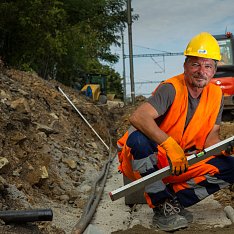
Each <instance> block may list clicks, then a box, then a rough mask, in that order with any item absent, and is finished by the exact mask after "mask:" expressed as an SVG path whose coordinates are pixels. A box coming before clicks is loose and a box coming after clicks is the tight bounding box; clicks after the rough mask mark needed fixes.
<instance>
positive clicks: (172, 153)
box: [160, 137, 188, 175]
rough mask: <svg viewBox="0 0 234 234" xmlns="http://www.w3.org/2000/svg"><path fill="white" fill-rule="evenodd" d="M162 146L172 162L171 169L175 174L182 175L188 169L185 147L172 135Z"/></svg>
mask: <svg viewBox="0 0 234 234" xmlns="http://www.w3.org/2000/svg"><path fill="white" fill-rule="evenodd" d="M160 146H161V147H163V149H165V150H166V153H167V156H168V158H169V159H170V162H171V171H172V174H173V175H180V174H182V173H183V172H185V171H187V169H188V161H187V157H186V156H185V154H184V151H183V149H182V148H181V147H180V146H179V145H178V144H177V142H176V141H175V140H174V139H173V138H172V137H168V138H167V139H166V140H165V141H164V142H163V143H162V144H161V145H160Z"/></svg>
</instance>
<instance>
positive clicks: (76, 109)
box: [57, 86, 109, 150]
mask: <svg viewBox="0 0 234 234" xmlns="http://www.w3.org/2000/svg"><path fill="white" fill-rule="evenodd" d="M57 89H58V90H59V91H60V92H61V93H62V94H63V96H64V97H65V98H66V99H67V101H68V102H69V103H70V104H71V105H72V106H73V107H74V109H75V110H76V111H77V112H78V114H79V115H80V116H81V118H82V119H83V120H84V121H85V123H86V124H87V125H88V126H89V127H90V128H91V129H92V131H93V132H94V133H95V134H96V136H97V137H98V138H99V140H100V141H101V142H102V143H103V144H104V145H105V147H106V148H107V150H109V147H108V146H107V145H106V143H105V142H104V141H103V140H102V138H101V137H100V136H99V135H98V133H97V132H96V131H95V130H94V129H93V127H92V126H91V125H90V123H89V122H88V121H87V120H86V119H85V117H84V116H83V115H82V114H81V112H80V111H79V110H78V109H77V108H76V106H75V105H74V104H73V102H72V101H71V100H70V99H69V97H68V96H67V95H66V94H65V93H64V92H63V90H62V89H61V88H60V87H59V86H58V87H57Z"/></svg>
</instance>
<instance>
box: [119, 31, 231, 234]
mask: <svg viewBox="0 0 234 234" xmlns="http://www.w3.org/2000/svg"><path fill="white" fill-rule="evenodd" d="M184 55H185V56H186V58H185V62H184V73H183V74H180V75H177V76H174V77H172V78H170V79H168V80H165V81H164V82H162V83H161V84H160V85H159V86H158V87H157V88H156V90H155V91H154V92H153V94H152V96H151V97H149V99H148V100H147V102H146V103H144V104H142V105H141V106H139V107H138V108H137V109H136V110H135V112H134V113H133V114H132V115H131V116H130V118H129V121H130V123H131V125H132V126H131V127H130V129H129V130H128V131H127V132H126V133H125V134H124V136H123V137H122V138H121V139H119V140H118V142H117V144H118V148H119V152H118V157H119V162H120V165H119V170H120V171H121V172H122V173H123V174H124V175H125V176H127V177H128V178H129V179H131V180H136V179H139V178H141V177H143V176H146V175H148V174H150V173H152V172H155V171H157V170H159V169H161V168H163V167H165V166H168V165H170V167H171V172H172V175H171V176H169V177H166V178H165V179H163V180H162V181H156V182H154V183H152V184H151V185H147V186H146V187H145V198H146V201H147V203H148V205H149V207H150V208H152V209H153V212H154V213H153V214H154V215H153V225H154V226H156V227H158V228H160V229H161V230H164V231H174V230H177V229H180V228H185V227H187V226H188V223H189V222H191V221H192V219H193V216H192V213H191V212H189V211H188V210H186V209H185V207H189V206H191V205H193V204H195V203H197V202H199V201H201V200H202V199H204V198H205V197H207V196H209V195H211V194H213V193H214V192H216V191H218V190H220V189H221V188H224V187H226V186H229V185H231V184H233V182H234V158H233V157H231V156H230V154H232V153H233V152H230V154H228V153H226V152H222V153H223V155H218V156H211V157H209V158H207V159H205V160H203V161H200V162H198V163H196V164H194V165H192V166H189V165H188V161H187V155H189V154H193V153H196V152H199V151H202V150H203V149H204V148H206V147H209V146H211V145H213V144H215V143H218V142H219V141H220V138H219V131H220V123H221V116H222V110H223V98H222V92H221V89H220V88H219V87H218V86H216V85H214V84H211V83H210V80H211V78H212V77H213V76H214V74H215V72H216V67H217V62H218V61H219V60H220V59H221V55H220V48H219V45H218V43H217V41H216V39H215V38H214V37H213V36H212V35H211V34H209V33H207V32H202V33H200V34H198V35H196V36H195V37H194V38H192V39H191V41H190V42H189V44H188V46H187V48H186V49H185V51H184ZM232 151H233V149H232Z"/></svg>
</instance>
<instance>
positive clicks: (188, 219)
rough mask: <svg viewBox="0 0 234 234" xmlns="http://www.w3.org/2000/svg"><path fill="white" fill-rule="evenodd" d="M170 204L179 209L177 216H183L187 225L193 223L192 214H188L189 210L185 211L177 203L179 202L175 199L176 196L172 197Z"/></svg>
mask: <svg viewBox="0 0 234 234" xmlns="http://www.w3.org/2000/svg"><path fill="white" fill-rule="evenodd" d="M171 202H172V204H173V205H174V206H175V207H178V208H179V209H180V212H179V215H181V216H184V217H185V218H186V219H187V221H188V223H192V222H193V214H192V212H190V211H189V210H187V209H185V208H184V207H183V206H182V205H181V204H180V202H179V200H178V199H177V197H176V196H174V197H173V199H172V200H171Z"/></svg>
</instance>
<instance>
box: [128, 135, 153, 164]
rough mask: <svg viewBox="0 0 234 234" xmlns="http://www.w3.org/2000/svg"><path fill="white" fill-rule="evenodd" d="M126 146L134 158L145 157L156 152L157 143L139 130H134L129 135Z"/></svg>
mask: <svg viewBox="0 0 234 234" xmlns="http://www.w3.org/2000/svg"><path fill="white" fill-rule="evenodd" d="M127 146H128V147H129V148H130V149H131V154H132V155H133V156H134V158H135V159H140V158H145V157H147V156H149V155H151V154H153V153H155V152H157V144H156V143H155V142H154V141H152V140H150V139H149V138H148V137H146V136H145V135H144V134H143V133H141V132H140V131H134V132H132V133H131V134H130V135H129V137H128V140H127Z"/></svg>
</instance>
